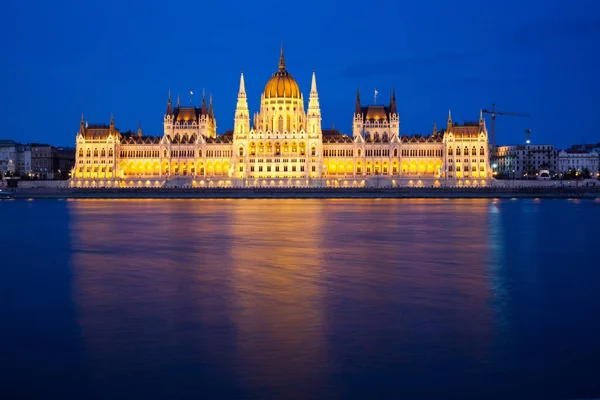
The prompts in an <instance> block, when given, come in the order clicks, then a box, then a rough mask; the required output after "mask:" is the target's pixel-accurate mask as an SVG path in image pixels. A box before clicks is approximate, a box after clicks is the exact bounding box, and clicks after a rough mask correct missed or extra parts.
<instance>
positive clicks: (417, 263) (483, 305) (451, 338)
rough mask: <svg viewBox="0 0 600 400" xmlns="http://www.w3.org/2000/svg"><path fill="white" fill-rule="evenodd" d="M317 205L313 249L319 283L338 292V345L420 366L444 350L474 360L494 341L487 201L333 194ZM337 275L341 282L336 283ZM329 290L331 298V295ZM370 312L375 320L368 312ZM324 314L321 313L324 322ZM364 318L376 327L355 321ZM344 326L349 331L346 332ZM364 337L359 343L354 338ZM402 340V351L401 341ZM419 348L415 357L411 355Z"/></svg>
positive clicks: (335, 305) (362, 356) (366, 356)
mask: <svg viewBox="0 0 600 400" xmlns="http://www.w3.org/2000/svg"><path fill="white" fill-rule="evenodd" d="M328 204H331V207H330V208H327V207H326V208H324V211H323V215H324V221H323V223H322V225H323V235H322V238H323V240H322V243H321V246H322V248H324V249H327V251H326V252H325V253H324V257H323V263H324V265H327V272H328V274H327V275H328V280H329V281H330V282H332V284H330V285H327V286H328V287H331V286H332V285H333V287H332V288H331V289H330V290H335V289H338V290H339V291H338V293H343V296H340V297H342V300H340V299H339V298H331V299H328V300H329V301H330V302H334V303H332V304H330V305H329V307H331V308H335V309H336V315H337V319H336V323H335V325H334V328H337V327H342V329H340V330H339V331H335V332H331V335H332V336H334V337H336V338H337V339H336V343H337V346H339V347H344V351H345V352H348V353H350V354H353V353H357V354H356V357H358V358H360V359H375V358H377V357H378V356H380V354H381V346H382V345H381V344H382V343H386V344H388V345H389V346H394V348H395V349H396V350H395V351H396V354H397V356H398V357H399V358H402V359H403V362H410V363H413V362H414V363H415V365H420V364H422V363H426V362H431V359H429V360H425V359H422V357H425V356H426V355H427V354H429V353H430V351H429V350H427V351H425V350H423V351H420V350H417V349H416V346H418V345H420V344H422V345H423V346H425V347H427V346H429V348H431V349H433V348H436V347H437V348H440V347H444V346H446V347H445V348H444V350H448V349H452V350H453V351H454V350H455V351H457V352H460V353H462V354H464V355H467V356H469V357H483V356H484V355H485V353H486V351H487V350H488V349H489V345H490V342H491V340H492V339H493V334H494V332H493V330H494V328H495V327H494V324H495V321H494V317H495V315H494V312H493V311H492V310H491V307H490V301H491V300H492V294H491V288H490V271H489V264H490V260H489V252H490V247H489V243H488V242H487V241H486V240H483V238H485V237H486V236H487V235H488V229H489V210H488V208H489V201H488V200H452V201H447V200H443V199H442V200H436V199H432V200H422V199H419V200H410V199H405V200H402V201H397V200H392V199H389V200H364V201H361V202H356V201H354V200H336V201H335V202H331V203H328ZM337 282H343V286H342V287H341V288H338V287H337V286H336V283H337ZM336 297H337V296H336ZM374 315H377V316H380V318H379V319H378V318H374V317H373V316H374ZM331 319H333V318H332V317H331V315H330V320H331ZM363 319H369V320H373V319H375V320H377V321H378V322H379V323H377V324H361V323H358V322H356V321H361V320H363ZM345 330H352V331H353V335H352V336H350V335H348V334H347V333H346V332H345ZM364 337H368V338H369V344H368V345H364V344H363V343H362V342H361V340H357V339H356V338H364ZM404 343H411V344H412V345H413V346H414V347H413V348H411V349H407V348H403V344H404ZM413 355H418V356H419V359H412V358H411V357H412V356H413Z"/></svg>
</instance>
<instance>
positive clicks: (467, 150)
mask: <svg viewBox="0 0 600 400" xmlns="http://www.w3.org/2000/svg"><path fill="white" fill-rule="evenodd" d="M464 155H465V156H468V155H469V149H468V148H467V147H465V153H464Z"/></svg>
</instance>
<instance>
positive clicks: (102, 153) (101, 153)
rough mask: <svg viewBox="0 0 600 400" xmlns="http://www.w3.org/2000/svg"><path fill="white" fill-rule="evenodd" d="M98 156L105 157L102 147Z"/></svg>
mask: <svg viewBox="0 0 600 400" xmlns="http://www.w3.org/2000/svg"><path fill="white" fill-rule="evenodd" d="M100 156H102V157H106V150H104V149H102V150H101V151H100Z"/></svg>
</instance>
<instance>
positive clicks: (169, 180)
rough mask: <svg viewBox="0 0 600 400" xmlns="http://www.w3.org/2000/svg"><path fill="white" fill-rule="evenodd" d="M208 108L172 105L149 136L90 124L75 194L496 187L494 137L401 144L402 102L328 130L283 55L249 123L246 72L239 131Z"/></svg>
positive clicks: (437, 134) (455, 131) (473, 134)
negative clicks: (346, 129) (220, 124)
mask: <svg viewBox="0 0 600 400" xmlns="http://www.w3.org/2000/svg"><path fill="white" fill-rule="evenodd" d="M206 103H207V102H206V97H205V96H204V94H203V96H202V104H201V106H200V107H195V106H189V107H183V106H181V104H180V102H179V99H177V103H176V105H175V106H173V104H172V102H171V96H170V94H169V96H168V100H167V107H166V111H165V115H164V117H163V133H162V134H161V135H159V136H145V135H143V133H142V130H141V128H140V127H138V130H137V132H132V131H128V132H120V131H119V130H118V129H117V128H116V126H115V121H114V118H113V117H112V116H111V120H110V123H109V124H108V125H90V124H88V123H87V122H85V119H84V117H83V115H82V119H81V122H80V128H79V132H78V133H77V138H76V162H75V167H74V168H73V170H72V180H71V185H72V186H76V187H116V186H117V187H156V186H158V187H163V186H164V187H173V186H176V187H214V186H217V187H255V186H279V187H294V186H349V187H352V186H374V185H377V186H380V185H382V186H402V185H406V186H426V185H431V186H439V185H469V186H471V185H487V184H489V180H490V179H491V178H492V173H491V169H490V167H489V153H488V151H489V149H488V134H487V129H486V126H485V122H484V120H483V117H482V115H481V113H480V115H479V121H476V122H473V123H465V124H462V125H459V124H457V123H454V122H453V121H452V117H451V114H450V113H449V114H448V121H447V125H446V127H445V128H444V129H442V130H438V129H437V128H436V127H435V124H434V128H433V131H432V132H431V134H429V135H412V136H402V135H401V134H400V117H399V113H398V111H397V108H396V97H395V93H394V92H393V91H392V94H391V96H390V101H389V104H387V105H363V104H362V103H361V100H360V93H357V97H356V105H355V110H354V115H353V126H352V135H344V134H342V133H341V132H339V131H337V130H336V129H323V128H322V124H321V108H320V104H319V94H318V91H317V81H316V75H315V72H314V71H313V74H312V80H311V88H310V92H309V97H308V107H307V108H306V109H305V107H304V104H305V103H304V96H303V94H302V92H301V91H300V87H299V85H298V83H297V82H296V80H295V79H294V78H293V77H292V75H291V74H290V73H289V72H288V71H287V67H286V64H285V59H284V54H283V49H282V51H281V55H280V59H279V66H278V70H277V72H275V73H274V74H273V75H272V77H271V78H270V79H269V81H268V82H267V84H266V85H265V89H264V92H263V93H262V95H261V99H260V108H259V111H258V112H256V113H255V114H253V115H252V116H251V115H250V109H249V106H248V99H247V95H246V89H245V82H244V75H243V73H242V74H241V76H240V85H239V91H238V96H237V105H236V110H235V114H234V128H233V130H231V131H227V132H225V133H223V134H217V122H216V119H215V116H214V108H213V104H212V98H210V99H209V101H208V106H207V104H206Z"/></svg>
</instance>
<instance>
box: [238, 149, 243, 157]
mask: <svg viewBox="0 0 600 400" xmlns="http://www.w3.org/2000/svg"><path fill="white" fill-rule="evenodd" d="M239 154H240V157H241V156H243V155H244V148H243V147H240V148H239Z"/></svg>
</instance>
